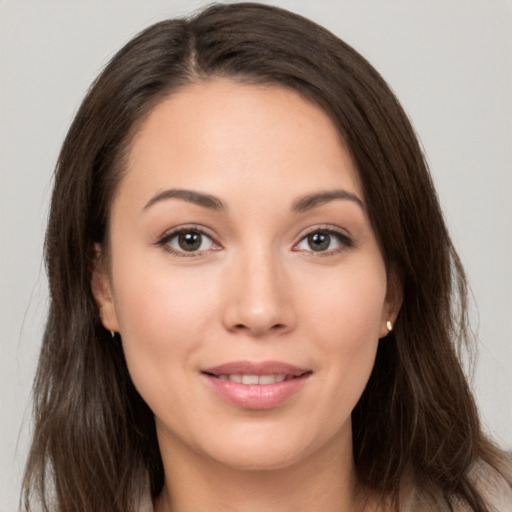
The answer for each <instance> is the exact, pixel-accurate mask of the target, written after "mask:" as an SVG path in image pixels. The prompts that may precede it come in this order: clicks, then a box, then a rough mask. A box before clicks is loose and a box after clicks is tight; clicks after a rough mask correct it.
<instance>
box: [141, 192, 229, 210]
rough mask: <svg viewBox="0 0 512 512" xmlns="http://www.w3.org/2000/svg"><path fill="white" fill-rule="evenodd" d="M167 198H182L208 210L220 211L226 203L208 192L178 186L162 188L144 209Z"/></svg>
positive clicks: (224, 207)
mask: <svg viewBox="0 0 512 512" xmlns="http://www.w3.org/2000/svg"><path fill="white" fill-rule="evenodd" d="M168 199H182V200H183V201H188V202H189V203H194V204H197V205H198V206H202V207H204V208H208V209H210V210H215V211H221V210H226V209H227V208H226V205H225V204H224V203H223V202H222V201H221V200H220V199H218V198H217V197H215V196H211V195H210V194H203V193H201V192H194V191H193V190H185V189H180V188H173V189H169V190H164V191H163V192H160V193H159V194H157V195H156V196H153V197H152V198H151V199H150V200H149V201H148V202H147V203H146V205H145V206H144V208H143V209H144V210H147V209H148V208H149V207H150V206H153V205H154V204H156V203H159V202H161V201H167V200H168Z"/></svg>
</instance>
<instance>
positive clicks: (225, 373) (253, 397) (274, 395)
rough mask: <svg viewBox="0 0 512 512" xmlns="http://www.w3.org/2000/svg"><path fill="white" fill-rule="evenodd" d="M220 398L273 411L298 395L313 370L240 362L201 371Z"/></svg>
mask: <svg viewBox="0 0 512 512" xmlns="http://www.w3.org/2000/svg"><path fill="white" fill-rule="evenodd" d="M201 374H202V375H203V376H204V377H205V379H206V381H207V382H208V384H209V386H210V387H211V388H212V389H213V390H214V391H215V392H216V394H217V395H218V396H220V397H221V398H222V399H224V400H225V401H227V402H228V403H230V404H231V405H235V406H237V407H240V408H243V409H270V408H273V407H277V406H279V405H282V404H284V403H285V402H286V401H288V399H290V398H291V397H292V396H294V395H295V394H297V393H298V392H299V391H300V390H301V389H302V387H303V385H304V384H305V382H306V381H307V380H308V378H309V377H310V376H311V375H312V374H313V371H312V370H309V369H305V368H299V367H297V366H294V365H290V364H287V363H281V362H275V361H264V362H250V361H241V362H240V361H239V362H233V363H227V364H223V365H220V366H216V367H213V368H207V369H205V370H202V371H201Z"/></svg>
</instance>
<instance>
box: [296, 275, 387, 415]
mask: <svg viewBox="0 0 512 512" xmlns="http://www.w3.org/2000/svg"><path fill="white" fill-rule="evenodd" d="M350 270H351V271H350V272H343V271H340V273H339V274H338V275H337V276H331V279H329V280H327V279H326V280H325V281H323V286H322V287H321V288H319V287H316V288H312V287H311V286H310V287H309V288H310V289H315V290H316V291H315V292H314V293H311V292H309V293H308V300H307V302H306V301H304V303H305V304H306V308H305V310H304V313H303V315H304V317H306V318H309V325H308V336H309V337H311V339H314V340H315V346H316V347H317V350H318V353H319V354H320V355H321V358H322V360H327V361H329V364H328V365H327V367H326V369H325V371H326V378H327V379H328V380H329V382H330V383H331V386H329V387H327V388H326V389H327V390H330V391H331V392H330V393H329V391H328V394H327V395H326V396H325V399H326V400H327V401H331V402H339V403H344V404H346V405H347V408H349V409H350V410H351V409H352V408H353V407H354V406H355V404H356V402H357V400H359V397H360V395H361V394H362V392H363V390H364V387H365V386H366V383H367V381H368V378H369V376H370V373H371V371H372V368H373V364H374V362H375V355H376V351H377V347H378V343H379V332H380V327H381V322H382V314H383V308H384V304H385V297H386V273H385V269H384V268H383V267H382V268H381V267H380V266H379V265H368V266H363V265H361V266H360V267H357V266H353V267H351V268H350ZM333 277H334V278H333ZM317 284H318V280H317ZM306 311H308V312H309V315H307V314H306ZM347 412H349V411H348V410H347V411H344V413H345V414H346V413H347Z"/></svg>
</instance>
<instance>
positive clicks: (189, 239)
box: [178, 233, 203, 251]
mask: <svg viewBox="0 0 512 512" xmlns="http://www.w3.org/2000/svg"><path fill="white" fill-rule="evenodd" d="M202 241H203V236H202V235H201V233H180V234H179V235H178V245H179V247H180V249H183V250H184V251H197V250H198V249H199V248H200V247H201V243H202Z"/></svg>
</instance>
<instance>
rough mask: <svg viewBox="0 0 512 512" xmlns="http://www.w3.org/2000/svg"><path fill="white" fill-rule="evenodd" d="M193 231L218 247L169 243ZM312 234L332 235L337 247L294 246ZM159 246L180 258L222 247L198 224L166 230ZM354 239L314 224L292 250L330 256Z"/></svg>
mask: <svg viewBox="0 0 512 512" xmlns="http://www.w3.org/2000/svg"><path fill="white" fill-rule="evenodd" d="M191 233H195V234H198V235H201V236H204V237H207V238H209V239H210V240H211V241H212V244H213V245H216V246H217V247H218V248H216V249H206V250H202V251H190V252H187V251H185V250H182V251H178V250H176V249H174V248H172V247H171V246H170V245H169V243H170V242H171V240H173V238H175V237H177V236H179V235H182V234H191ZM314 234H322V235H328V236H330V237H334V238H336V239H337V240H338V242H339V247H336V248H334V249H330V250H326V251H314V250H312V249H311V250H301V249H296V247H297V246H298V245H299V244H301V243H302V242H303V241H304V240H306V239H307V237H309V236H311V235H314ZM155 245H157V246H159V247H162V248H163V249H164V250H166V251H167V252H169V253H171V254H172V255H174V256H178V257H180V258H197V257H200V256H202V255H203V253H205V252H207V251H209V250H214V251H218V250H220V249H222V246H220V245H219V244H218V243H216V242H215V240H214V239H213V237H212V236H211V235H209V234H208V233H207V232H206V231H205V230H204V229H203V228H202V227H200V226H194V225H190V226H180V227H178V228H173V229H171V230H170V231H168V232H166V233H165V234H164V235H163V236H162V237H160V238H159V239H158V240H157V242H156V244H155ZM354 245H355V244H354V241H353V240H352V239H351V238H350V237H349V236H348V235H347V234H346V233H345V232H343V231H342V230H338V229H336V228H334V227H333V226H315V228H313V229H311V230H309V231H308V232H306V233H304V234H303V235H302V236H301V238H300V240H299V241H298V242H297V243H296V244H294V246H293V248H292V250H294V251H296V252H302V253H305V254H306V255H307V256H308V257H318V256H320V257H325V256H332V255H335V254H338V253H340V252H342V251H344V250H346V249H350V248H352V247H354Z"/></svg>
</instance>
